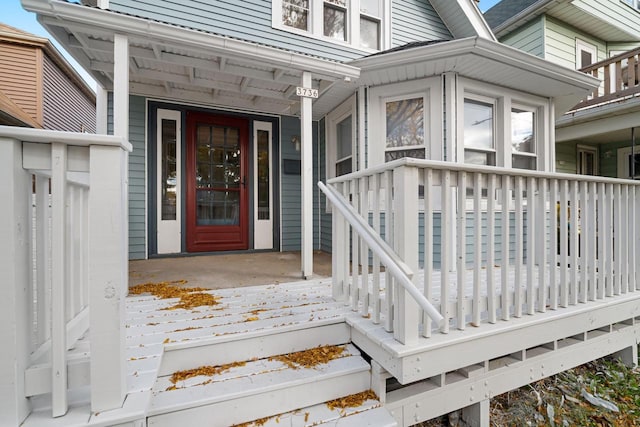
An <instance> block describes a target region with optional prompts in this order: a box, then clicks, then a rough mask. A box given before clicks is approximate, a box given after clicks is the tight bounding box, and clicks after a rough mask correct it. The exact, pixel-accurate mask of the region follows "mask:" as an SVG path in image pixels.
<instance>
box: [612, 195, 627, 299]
mask: <svg viewBox="0 0 640 427" xmlns="http://www.w3.org/2000/svg"><path fill="white" fill-rule="evenodd" d="M612 189H613V193H612V196H613V199H612V200H611V209H612V210H611V213H612V214H613V234H612V236H613V272H612V273H613V293H614V295H620V291H621V288H622V286H621V285H622V280H621V279H622V245H621V242H622V235H623V234H624V233H626V232H627V230H626V229H624V230H623V229H622V220H621V219H622V215H621V212H620V211H621V208H622V204H621V203H620V202H621V191H620V184H615V185H613V184H612Z"/></svg>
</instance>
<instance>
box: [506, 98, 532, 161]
mask: <svg viewBox="0 0 640 427" xmlns="http://www.w3.org/2000/svg"><path fill="white" fill-rule="evenodd" d="M535 124H536V113H535V110H533V109H529V108H526V107H523V108H517V107H512V108H511V167H513V168H517V169H531V170H536V169H537V165H536V129H535Z"/></svg>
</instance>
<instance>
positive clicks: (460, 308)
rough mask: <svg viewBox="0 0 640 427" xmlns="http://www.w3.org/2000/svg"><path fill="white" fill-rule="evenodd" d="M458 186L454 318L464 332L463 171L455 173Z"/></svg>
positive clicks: (465, 239)
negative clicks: (456, 283) (456, 295)
mask: <svg viewBox="0 0 640 427" xmlns="http://www.w3.org/2000/svg"><path fill="white" fill-rule="evenodd" d="M457 175H458V176H457V178H458V179H457V184H458V221H457V222H458V224H457V234H458V236H457V237H458V244H457V251H458V253H457V257H456V258H457V267H456V268H457V270H458V272H457V273H458V297H457V304H456V308H457V309H456V315H457V316H456V317H457V323H458V329H460V330H464V328H465V323H466V313H465V307H464V304H465V299H466V298H465V293H466V292H465V291H466V287H467V276H466V271H467V266H466V253H467V215H466V211H467V207H466V202H467V173H466V172H464V171H461V172H458V173H457Z"/></svg>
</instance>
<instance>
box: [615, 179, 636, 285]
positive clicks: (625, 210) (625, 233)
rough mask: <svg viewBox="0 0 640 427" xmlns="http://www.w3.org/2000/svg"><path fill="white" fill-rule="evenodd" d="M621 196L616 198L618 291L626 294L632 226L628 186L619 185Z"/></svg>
mask: <svg viewBox="0 0 640 427" xmlns="http://www.w3.org/2000/svg"><path fill="white" fill-rule="evenodd" d="M619 187H620V190H621V195H622V197H620V198H618V211H619V212H620V229H619V230H620V233H619V236H620V239H619V240H620V292H621V293H623V294H626V293H627V292H628V291H629V243H628V242H629V236H630V235H631V236H633V234H629V233H630V232H631V231H632V230H633V228H632V227H631V224H630V222H631V221H629V216H628V215H629V186H628V185H624V186H622V185H621V186H619Z"/></svg>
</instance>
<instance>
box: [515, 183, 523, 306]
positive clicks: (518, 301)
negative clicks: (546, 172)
mask: <svg viewBox="0 0 640 427" xmlns="http://www.w3.org/2000/svg"><path fill="white" fill-rule="evenodd" d="M515 187H516V197H515V206H514V210H515V221H516V224H515V226H516V227H515V230H516V231H515V232H516V236H515V244H516V247H515V249H516V257H515V259H514V260H513V264H514V267H515V271H514V282H513V295H514V297H513V306H514V311H513V315H514V316H515V317H521V316H522V284H521V282H522V264H523V263H524V250H523V249H524V241H523V240H524V212H523V206H522V177H521V176H518V177H516V183H515Z"/></svg>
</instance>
